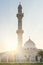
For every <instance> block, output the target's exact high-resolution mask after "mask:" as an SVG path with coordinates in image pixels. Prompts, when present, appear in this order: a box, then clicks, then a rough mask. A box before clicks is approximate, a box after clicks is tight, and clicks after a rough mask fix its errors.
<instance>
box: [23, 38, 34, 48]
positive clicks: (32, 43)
mask: <svg viewBox="0 0 43 65" xmlns="http://www.w3.org/2000/svg"><path fill="white" fill-rule="evenodd" d="M24 47H25V48H35V43H34V42H33V41H32V40H31V39H29V40H28V41H27V42H26V43H25V44H24Z"/></svg>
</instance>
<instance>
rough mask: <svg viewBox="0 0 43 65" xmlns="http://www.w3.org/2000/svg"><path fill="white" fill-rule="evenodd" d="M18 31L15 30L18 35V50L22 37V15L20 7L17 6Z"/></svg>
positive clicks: (20, 46)
mask: <svg viewBox="0 0 43 65" xmlns="http://www.w3.org/2000/svg"><path fill="white" fill-rule="evenodd" d="M17 18H18V30H17V35H18V48H22V35H23V30H22V18H23V13H22V6H21V4H19V6H18V14H17Z"/></svg>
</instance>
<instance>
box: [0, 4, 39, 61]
mask: <svg viewBox="0 0 43 65" xmlns="http://www.w3.org/2000/svg"><path fill="white" fill-rule="evenodd" d="M16 16H17V18H18V30H17V31H16V33H17V35H18V47H17V50H18V51H17V52H16V53H15V52H14V51H12V55H11V53H10V52H9V53H8V52H7V53H6V52H5V53H1V54H0V62H3V61H4V59H5V60H6V62H9V60H10V62H11V61H12V62H36V57H37V54H38V51H40V50H39V49H37V48H36V46H35V43H34V42H33V41H32V40H31V39H30V38H29V40H28V41H26V42H25V44H24V46H23V47H22V44H23V42H22V40H23V38H22V37H23V36H22V35H23V33H24V31H23V29H22V18H23V16H24V14H23V13H22V6H21V4H19V6H18V14H17V15H16ZM39 60H40V57H38V61H39ZM4 62H5V61H4Z"/></svg>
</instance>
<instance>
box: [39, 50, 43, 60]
mask: <svg viewBox="0 0 43 65" xmlns="http://www.w3.org/2000/svg"><path fill="white" fill-rule="evenodd" d="M38 56H40V57H41V58H40V61H42V58H43V50H40V51H39V52H38Z"/></svg>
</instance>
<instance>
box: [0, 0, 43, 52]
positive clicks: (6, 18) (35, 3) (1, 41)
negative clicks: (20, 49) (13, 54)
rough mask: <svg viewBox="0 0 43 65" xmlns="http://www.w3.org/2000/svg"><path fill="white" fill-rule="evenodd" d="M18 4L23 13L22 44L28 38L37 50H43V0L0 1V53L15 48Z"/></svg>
mask: <svg viewBox="0 0 43 65" xmlns="http://www.w3.org/2000/svg"><path fill="white" fill-rule="evenodd" d="M19 2H21V5H22V8H23V13H24V17H23V19H22V24H23V25H22V27H23V30H24V34H23V44H24V43H25V42H26V41H27V40H29V37H30V39H31V40H32V41H33V42H34V43H35V44H36V47H37V48H38V49H43V0H0V52H3V51H8V50H14V49H16V47H17V34H16V30H17V29H18V28H17V27H18V25H17V24H18V19H17V17H16V14H17V13H18V9H17V8H18V5H19Z"/></svg>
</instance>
